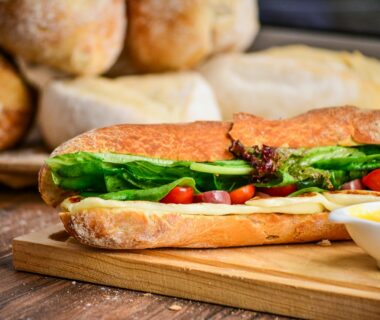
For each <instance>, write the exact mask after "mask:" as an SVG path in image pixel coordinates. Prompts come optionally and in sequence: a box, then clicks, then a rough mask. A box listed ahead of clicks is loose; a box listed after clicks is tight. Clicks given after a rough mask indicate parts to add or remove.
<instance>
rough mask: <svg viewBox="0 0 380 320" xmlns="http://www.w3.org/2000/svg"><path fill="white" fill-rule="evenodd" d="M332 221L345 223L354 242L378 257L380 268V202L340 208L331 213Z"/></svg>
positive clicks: (374, 256)
mask: <svg viewBox="0 0 380 320" xmlns="http://www.w3.org/2000/svg"><path fill="white" fill-rule="evenodd" d="M329 219H330V221H332V222H337V223H344V224H345V225H346V228H347V231H348V233H349V234H350V236H351V238H352V239H353V240H354V242H355V243H356V244H357V245H358V246H359V247H361V248H362V249H363V250H364V251H366V252H367V253H368V254H369V255H370V256H372V257H373V258H375V259H376V261H377V265H378V267H379V268H380V202H379V201H376V202H369V203H362V204H357V205H353V206H348V207H343V208H339V209H337V210H334V211H332V212H331V213H330V216H329Z"/></svg>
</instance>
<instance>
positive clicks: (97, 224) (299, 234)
mask: <svg viewBox="0 0 380 320" xmlns="http://www.w3.org/2000/svg"><path fill="white" fill-rule="evenodd" d="M379 123H380V111H376V110H361V109H358V108H355V107H349V106H345V107H336V108H324V109H315V110H312V111H309V112H308V113H305V114H301V115H299V116H296V117H294V118H290V119H283V120H266V119H263V118H260V117H257V116H254V115H250V114H244V113H238V114H235V116H234V119H233V122H212V121H198V122H193V123H184V124H156V125H131V124H125V125H115V126H111V127H107V128H101V129H95V130H92V131H89V132H86V133H84V134H81V135H79V136H77V137H75V138H73V139H71V140H69V141H67V142H65V143H64V144H62V145H61V146H59V147H58V148H57V149H55V150H54V152H53V153H52V155H51V157H50V158H49V159H48V160H47V161H46V163H45V165H44V166H43V167H42V168H41V171H40V175H39V189H40V193H41V195H42V198H43V199H44V201H45V202H46V203H47V204H49V205H52V206H59V208H60V218H61V220H62V222H63V225H64V227H65V229H66V230H67V232H68V233H69V234H70V235H72V236H73V237H74V238H76V239H77V240H78V241H79V242H81V243H83V244H86V245H90V246H94V247H101V248H108V249H143V248H157V247H188V248H210V247H232V246H248V245H262V244H281V243H302V242H312V241H320V240H323V239H329V240H345V239H349V235H348V233H347V232H346V230H345V228H344V226H342V225H336V224H333V223H331V222H329V221H328V213H329V211H331V210H333V209H336V208H339V207H342V206H346V205H350V204H354V203H362V202H369V201H378V200H380V170H379V168H380V125H379Z"/></svg>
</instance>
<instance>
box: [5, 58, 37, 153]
mask: <svg viewBox="0 0 380 320" xmlns="http://www.w3.org/2000/svg"><path fill="white" fill-rule="evenodd" d="M0 106H1V108H0V150H5V149H8V148H10V147H13V146H14V145H15V144H17V143H18V142H19V141H20V139H21V138H22V137H23V136H24V135H25V133H26V131H27V129H28V128H29V125H30V122H31V120H32V116H33V107H32V101H31V96H30V92H29V90H28V88H27V87H26V85H25V84H24V83H23V81H22V80H21V77H20V76H19V75H18V74H17V73H16V71H15V70H14V68H12V66H11V65H10V64H9V63H8V62H7V61H5V59H3V58H2V57H1V56H0Z"/></svg>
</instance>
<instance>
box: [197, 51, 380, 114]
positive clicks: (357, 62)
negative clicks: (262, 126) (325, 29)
mask: <svg viewBox="0 0 380 320" xmlns="http://www.w3.org/2000/svg"><path fill="white" fill-rule="evenodd" d="M379 69H380V63H379V62H378V61H377V60H375V59H369V58H366V57H364V56H362V55H360V54H359V53H354V54H351V53H347V52H333V51H329V50H320V49H314V48H308V47H304V46H290V47H280V48H275V49H271V50H267V51H262V52H257V53H250V54H226V55H222V56H218V57H215V58H213V59H212V60H210V61H209V62H207V63H206V64H204V65H203V66H202V67H201V68H200V71H201V73H202V74H203V75H204V76H205V78H206V79H207V80H208V81H209V83H210V84H211V86H212V88H213V89H214V92H215V95H216V97H217V99H218V102H219V105H220V107H221V111H222V114H223V118H224V119H231V118H232V114H233V113H234V112H250V113H254V114H256V115H258V116H262V117H265V118H284V117H288V116H293V115H296V114H299V113H302V112H305V111H307V110H310V109H313V108H315V107H317V106H333V105H342V104H351V105H357V106H359V107H363V108H373V109H376V108H380V81H379V74H380V72H379Z"/></svg>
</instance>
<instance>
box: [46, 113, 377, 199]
mask: <svg viewBox="0 0 380 320" xmlns="http://www.w3.org/2000/svg"><path fill="white" fill-rule="evenodd" d="M228 135H230V137H229V136H228ZM231 138H232V139H235V140H240V141H241V142H242V143H243V144H245V145H247V146H251V145H257V144H258V145H260V144H267V145H270V146H274V147H277V146H284V147H293V148H298V147H317V146H327V145H344V146H355V145H358V144H380V110H363V109H359V108H355V107H349V106H345V107H335V108H324V109H316V110H312V111H309V112H307V113H305V114H302V115H299V116H297V117H294V118H290V119H283V120H266V119H263V118H260V117H256V116H254V115H250V114H245V113H239V114H236V115H235V118H234V123H233V124H231V123H229V122H211V121H197V122H192V123H187V124H157V125H129V124H125V125H116V126H112V127H107V128H102V129H95V130H92V131H89V132H86V133H84V134H81V135H79V136H77V137H75V138H73V139H71V140H69V141H67V142H65V143H64V144H62V145H61V146H60V147H58V148H57V149H55V150H54V152H53V153H52V156H55V155H58V154H64V153H73V152H78V151H87V152H114V153H123V154H135V155H141V156H147V157H152V158H161V159H171V160H190V161H201V162H203V161H204V162H206V161H215V160H227V159H231V158H232V154H230V153H229V152H228V148H229V146H230V144H231ZM39 188H40V192H41V195H42V198H43V199H44V200H45V201H46V203H48V204H50V205H58V204H59V203H60V202H61V201H62V200H63V199H64V198H66V197H67V196H69V195H71V194H72V192H67V191H64V190H62V189H60V188H58V187H56V186H55V185H54V184H53V181H52V179H51V174H50V170H49V168H48V167H47V166H46V165H45V166H43V167H42V169H41V171H40V177H39Z"/></svg>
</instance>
